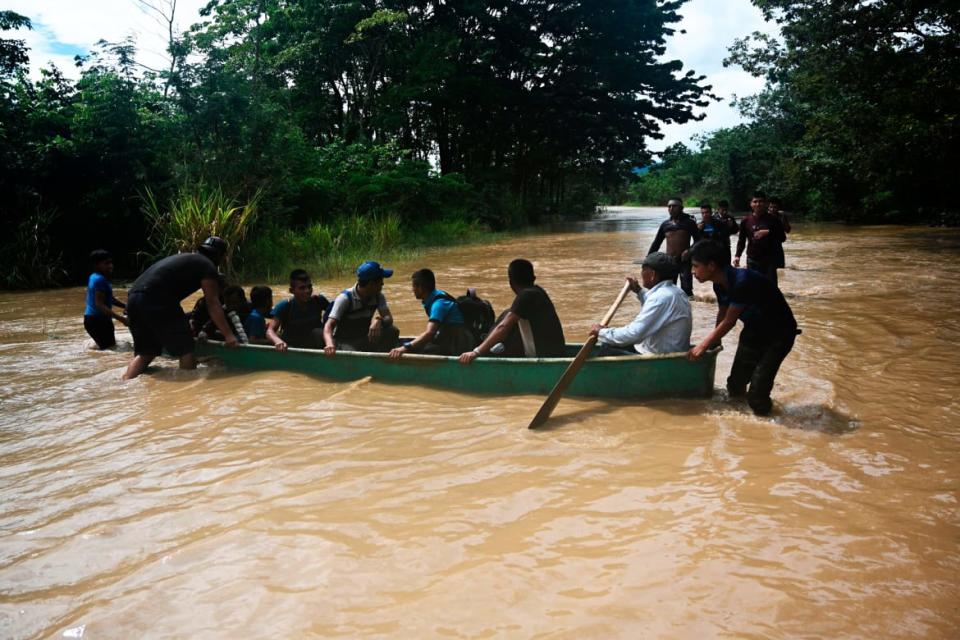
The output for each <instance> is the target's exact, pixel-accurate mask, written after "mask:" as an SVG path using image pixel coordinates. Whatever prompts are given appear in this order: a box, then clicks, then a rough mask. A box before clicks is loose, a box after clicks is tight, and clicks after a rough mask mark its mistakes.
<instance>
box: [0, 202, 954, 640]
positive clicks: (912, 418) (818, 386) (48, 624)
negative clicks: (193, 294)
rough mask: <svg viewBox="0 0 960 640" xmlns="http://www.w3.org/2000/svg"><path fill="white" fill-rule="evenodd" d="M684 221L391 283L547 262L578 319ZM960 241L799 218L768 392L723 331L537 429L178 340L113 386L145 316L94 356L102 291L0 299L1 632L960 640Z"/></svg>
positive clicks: (402, 286)
mask: <svg viewBox="0 0 960 640" xmlns="http://www.w3.org/2000/svg"><path fill="white" fill-rule="evenodd" d="M664 216H665V213H663V212H662V211H659V210H628V211H613V210H611V211H609V212H608V213H607V215H606V216H605V217H604V218H601V219H600V220H595V221H590V222H586V223H579V224H576V225H568V226H565V227H558V228H556V229H554V230H553V231H552V232H550V233H541V234H527V235H524V236H521V237H517V238H513V239H508V240H505V241H503V242H500V243H497V244H496V245H493V246H478V247H466V248H458V249H454V250H448V251H443V252H438V253H436V254H433V255H428V256H425V257H424V258H422V259H420V260H417V261H416V262H414V263H409V264H398V265H390V266H394V267H396V268H397V277H395V278H393V279H392V280H391V281H390V282H389V284H388V286H387V288H386V291H385V293H386V295H387V296H388V298H389V299H390V300H391V306H392V307H393V309H394V313H395V315H396V316H397V317H398V318H399V323H400V325H401V329H402V330H404V332H405V333H411V332H413V331H416V330H419V328H420V327H421V325H422V324H423V323H424V321H425V318H424V316H423V311H422V308H421V307H420V306H419V304H418V303H417V301H416V300H414V299H413V298H412V296H411V295H410V292H409V281H408V280H407V278H408V277H409V276H408V274H409V273H411V272H412V271H413V270H414V269H416V268H418V267H421V266H430V267H431V268H433V269H434V270H435V271H436V272H437V276H438V281H439V284H440V286H442V287H444V288H446V289H448V290H450V291H452V292H457V293H458V292H459V291H460V290H462V289H465V288H466V287H467V286H478V287H479V288H480V291H481V295H483V296H485V297H489V298H490V299H491V300H492V301H493V302H494V304H495V306H497V308H498V310H499V309H501V308H503V307H504V306H505V305H507V304H509V302H510V299H511V297H512V296H511V294H510V292H509V291H508V290H507V287H506V282H505V280H506V278H505V275H506V274H505V270H506V264H507V263H508V262H509V260H510V259H512V258H514V257H518V256H524V257H527V258H530V259H531V260H533V261H534V263H535V265H536V268H537V273H538V283H539V284H542V285H543V286H544V287H545V288H546V289H547V291H548V292H549V293H550V295H551V296H552V297H553V299H554V301H555V302H556V303H557V306H558V310H559V313H560V316H561V318H562V319H563V321H564V323H565V326H566V330H567V335H568V337H569V338H570V339H571V340H575V339H578V338H579V337H580V336H583V335H584V334H585V333H586V331H587V330H588V328H589V326H590V325H591V324H592V323H593V322H596V321H597V319H598V318H599V317H601V316H602V315H603V313H604V312H605V310H606V309H607V308H608V307H609V305H610V303H611V302H612V300H613V298H614V297H615V296H616V294H617V292H618V290H619V288H620V286H621V284H622V278H623V276H624V275H625V274H627V273H630V272H632V271H634V270H635V269H636V266H635V265H633V264H632V262H633V260H634V259H636V258H638V257H640V256H642V255H643V253H645V251H646V248H647V247H648V246H649V244H650V241H651V239H652V236H653V233H654V232H655V229H656V225H657V224H658V223H659V221H660V219H661V218H662V217H664ZM584 231H589V233H584ZM958 253H960V234H958V233H957V232H956V231H953V230H943V229H935V230H930V229H920V228H916V229H914V228H904V227H897V228H880V227H877V228H857V229H850V228H846V227H841V226H834V225H821V226H815V225H803V224H797V225H796V227H795V232H794V233H793V234H792V235H791V238H790V242H789V243H788V245H787V259H788V262H789V263H790V268H788V269H787V270H785V271H784V272H783V274H782V279H781V280H782V286H783V289H784V291H785V293H786V294H787V295H788V298H789V300H790V303H791V305H792V306H793V308H794V311H795V313H796V315H797V318H798V320H799V322H800V324H801V326H802V327H803V329H804V333H803V335H802V336H800V337H799V339H798V340H797V344H796V348H795V350H794V352H793V353H792V354H791V355H790V357H789V358H787V360H786V361H785V362H784V366H783V369H782V372H781V374H780V376H779V377H778V379H777V385H776V387H775V389H774V394H773V395H774V399H775V401H776V402H777V409H776V411H775V414H774V415H773V416H771V417H769V418H757V417H754V416H752V415H751V414H750V413H749V412H748V411H747V410H746V407H745V406H744V405H741V404H738V403H731V402H728V401H727V400H726V398H725V394H724V392H723V391H721V390H720V389H722V387H723V382H724V379H725V376H726V374H727V372H728V371H729V367H730V362H731V360H732V358H733V352H734V350H735V339H734V337H733V336H731V337H730V338H728V339H727V342H728V344H727V345H726V347H727V348H726V350H725V351H724V352H723V353H721V356H720V360H719V364H718V373H717V381H716V385H717V387H718V392H717V394H716V395H715V397H714V398H713V399H709V400H669V399H659V400H654V401H650V402H645V403H636V404H634V403H629V402H621V401H613V402H606V401H601V400H577V399H564V400H563V402H561V404H560V406H559V407H558V409H557V411H556V413H555V417H554V418H553V419H552V420H551V423H550V424H551V428H550V429H547V430H544V431H543V432H531V431H529V430H527V429H526V428H525V425H526V424H527V422H528V421H529V419H530V417H531V416H532V415H533V414H534V413H535V412H536V410H537V409H538V408H539V405H540V402H541V401H542V398H537V397H502V398H489V397H479V396H468V395H462V394H456V393H452V392H446V391H438V390H430V389H421V388H417V387H413V386H391V385H384V384H379V383H377V382H375V381H371V380H361V381H356V382H353V383H331V382H326V381H323V380H319V379H317V378H312V377H309V376H305V375H301V374H295V373H284V372H264V373H257V374H253V373H249V372H238V371H229V370H224V369H221V368H217V367H212V366H209V365H201V367H200V368H199V369H198V370H197V371H190V372H179V371H176V370H175V368H174V367H173V363H172V362H171V361H167V360H159V361H158V366H157V367H156V368H155V370H154V371H153V372H152V374H151V375H148V376H143V377H142V378H140V379H138V380H136V381H133V382H131V383H127V384H120V383H119V381H118V378H119V375H120V372H121V371H122V368H123V366H124V365H125V364H126V362H127V360H128V359H129V357H130V353H129V337H128V334H127V333H126V331H125V330H123V329H122V328H121V329H119V331H118V338H119V339H120V341H121V343H122V346H121V349H120V351H119V352H105V353H100V352H93V351H90V350H88V348H87V344H88V342H89V340H88V339H87V338H86V336H85V334H84V333H83V328H82V324H81V321H80V318H79V314H80V313H82V299H83V298H82V291H81V290H79V289H73V290H65V291H49V292H30V293H23V294H0V445H2V448H0V497H2V502H0V504H2V509H0V637H5V638H6V637H10V638H47V637H80V635H82V636H83V637H86V638H103V637H108V638H128V637H150V638H163V637H177V638H182V637H190V638H225V637H236V636H240V635H242V636H244V637H253V638H277V637H280V638H287V637H311V636H312V637H324V636H335V635H336V636H345V637H358V636H375V637H403V638H408V637H441V636H454V637H466V636H469V637H478V636H484V637H490V636H494V637H509V638H515V637H532V636H551V637H564V638H567V637H569V638H573V637H625V638H636V637H684V638H685V637H717V636H721V637H731V636H732V637H743V636H762V637H783V638H789V637H797V636H803V637H823V636H839V637H906V638H914V637H955V635H956V628H957V624H958V622H960V616H958V613H957V607H956V602H957V598H958V596H960V588H958V583H957V576H958V575H960V556H958V554H957V553H956V542H957V540H958V539H960V507H958V498H960V496H958V490H957V484H956V483H957V477H956V469H957V468H958V467H957V465H958V461H960V460H958V458H960V433H958V424H960V420H958V417H960V401H958V400H957V396H956V391H955V389H956V388H957V387H958V385H960V360H958V359H957V356H956V353H957V347H958V342H960V338H958V335H960V334H958V332H960V316H958V315H957V313H956V311H955V308H954V307H955V304H956V300H957V299H958V298H960V296H958V294H960V286H958V284H957V283H958V276H960V267H958V266H957V257H958ZM250 284H256V283H250ZM317 284H318V287H319V288H320V289H321V290H322V291H324V292H325V293H330V292H334V291H337V290H339V289H341V288H342V287H343V286H345V285H346V284H348V283H347V282H345V281H336V282H332V281H331V282H319V283H317ZM274 289H275V291H276V292H277V293H278V294H280V293H282V292H283V291H285V286H283V285H282V284H280V283H274ZM118 293H119V294H120V297H121V298H122V297H123V292H122V291H121V292H118ZM695 293H696V297H695V299H694V302H693V307H694V313H695V327H694V334H695V336H702V335H704V334H705V333H706V332H707V331H708V330H709V328H710V326H711V325H712V322H713V318H714V315H715V304H716V303H715V300H714V298H713V294H712V291H711V290H710V289H709V287H706V286H704V285H699V284H697V285H696V287H695ZM636 311H637V303H636V301H632V300H628V301H626V302H625V303H624V305H623V307H622V308H621V310H620V312H619V314H618V316H617V318H616V320H615V322H626V321H627V320H628V319H629V318H630V317H632V315H633V314H635V313H636Z"/></svg>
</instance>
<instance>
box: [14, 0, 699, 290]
mask: <svg viewBox="0 0 960 640" xmlns="http://www.w3.org/2000/svg"><path fill="white" fill-rule="evenodd" d="M682 4H683V0H669V1H664V0H603V1H596V0H564V1H562V2H545V1H542V0H492V1H488V2H479V1H473V0H471V1H466V2H443V3H438V2H434V1H432V0H388V1H386V2H383V1H381V0H356V1H353V2H344V3H331V2H326V1H324V0H300V1H298V2H281V1H280V0H212V1H211V2H210V3H209V4H208V5H207V6H206V7H205V9H204V10H203V11H202V14H203V16H204V21H203V22H202V23H200V24H197V25H195V26H194V27H192V28H191V29H190V30H189V31H188V32H187V33H186V34H184V35H183V36H182V37H179V38H175V37H173V35H172V34H171V41H170V43H169V45H170V46H169V51H168V53H169V55H170V61H169V65H166V66H165V67H164V71H162V72H157V73H152V72H151V73H147V74H143V73H141V71H140V69H139V67H138V66H137V65H136V63H135V56H136V51H135V49H134V44H133V43H132V42H129V41H125V42H121V43H106V42H101V43H100V44H99V47H98V49H97V52H96V53H95V54H94V55H92V56H90V57H88V58H86V59H84V60H80V61H79V64H81V66H82V77H81V78H80V80H79V81H78V82H75V83H73V82H67V81H66V80H65V79H64V78H63V76H62V75H61V74H60V73H59V72H58V71H57V70H56V69H49V70H47V71H46V72H45V73H44V77H43V78H42V79H41V80H40V81H39V82H33V81H30V80H29V79H28V78H26V77H25V76H24V73H23V72H24V70H25V65H26V63H27V58H26V49H25V48H24V46H23V43H22V42H19V41H16V40H0V114H2V121H0V159H2V160H3V161H4V165H3V166H4V172H3V174H2V175H0V207H2V208H3V213H4V217H5V219H9V220H11V221H13V223H14V225H15V226H17V225H20V224H21V223H24V224H27V227H29V226H30V224H29V223H30V220H32V219H34V218H35V217H36V216H37V215H40V214H38V213H37V212H38V211H44V212H57V216H56V223H55V224H52V225H51V226H50V228H49V250H48V251H47V252H46V255H49V256H50V257H53V256H58V255H62V256H63V259H64V266H65V267H66V269H67V270H68V272H69V274H70V275H69V280H72V281H73V282H80V281H81V280H82V278H83V276H85V275H86V268H87V265H86V264H85V256H86V255H87V254H88V253H89V251H90V250H91V249H93V248H97V247H103V248H107V249H110V250H112V251H113V253H114V255H115V256H116V261H117V270H118V276H119V277H123V276H124V275H128V276H129V275H133V274H134V273H135V272H136V270H137V269H138V268H139V267H140V266H142V265H141V264H140V262H141V261H142V260H143V259H144V258H145V254H146V252H148V251H149V245H148V240H147V238H148V234H149V225H148V224H147V221H146V220H145V219H144V215H143V211H142V209H141V206H140V205H141V194H143V193H146V192H147V190H148V189H149V192H150V193H151V194H153V197H154V198H155V200H156V202H161V203H165V202H169V201H171V199H172V198H174V197H175V194H177V193H179V192H181V191H183V189H184V188H186V189H189V188H190V186H191V185H197V184H210V185H214V184H216V185H220V186H221V187H222V188H223V190H224V191H225V192H226V193H229V194H235V195H236V198H237V199H238V201H240V202H245V201H249V200H250V199H251V198H252V197H253V196H254V194H258V196H257V197H258V200H259V208H260V211H261V212H262V213H261V215H260V216H259V218H258V221H257V223H256V224H257V225H259V228H258V229H254V230H253V232H252V233H251V236H250V237H252V238H253V237H255V238H257V240H256V242H255V243H254V244H255V245H256V246H255V247H254V245H253V244H251V243H250V242H248V243H247V244H248V245H250V246H246V247H240V248H239V254H238V261H239V262H240V263H242V268H243V269H245V270H246V271H247V273H251V274H252V273H253V272H254V270H256V269H271V268H273V267H274V266H276V265H278V264H286V262H287V259H286V258H285V257H284V256H285V255H286V254H285V253H284V252H287V253H292V254H295V255H298V256H299V255H300V253H301V252H302V250H304V248H305V247H309V248H316V247H325V249H324V250H325V251H328V252H334V253H335V252H340V251H347V252H348V253H349V251H348V247H355V246H359V245H360V244H362V241H361V239H358V238H353V239H352V240H349V241H347V240H344V241H342V242H339V241H335V240H336V238H345V237H347V236H349V235H350V234H348V233H346V231H344V230H345V229H354V230H356V229H362V228H364V226H365V225H367V226H369V227H370V228H372V229H377V230H379V232H383V233H386V235H385V236H384V238H399V240H397V241H398V242H401V243H403V242H410V243H414V244H416V243H418V242H420V240H418V238H420V237H421V236H420V234H422V233H423V230H425V229H432V230H433V231H435V232H437V233H439V234H440V235H441V237H444V238H447V237H449V238H456V237H457V236H456V235H455V234H453V235H450V236H445V235H443V234H445V233H446V231H448V230H450V229H460V228H461V227H462V226H463V225H466V227H468V228H469V229H471V230H475V229H477V228H493V229H500V228H509V227H517V226H522V225H525V224H529V223H530V222H535V221H537V220H539V219H541V218H543V217H545V216H555V215H587V214H590V213H592V212H593V211H594V210H595V206H596V203H597V202H598V201H599V199H600V196H601V194H602V193H605V192H611V191H613V190H616V189H617V188H619V185H621V184H622V179H623V176H624V175H626V172H627V170H628V169H629V168H630V167H631V166H633V165H635V164H636V163H639V162H646V161H647V160H648V159H649V158H648V154H647V152H646V149H645V139H646V138H647V137H651V136H652V137H656V136H657V135H658V131H659V125H660V123H661V122H667V121H670V122H683V121H686V120H689V119H691V118H692V117H693V109H694V108H695V107H696V106H697V105H703V104H704V100H705V99H706V98H708V97H709V95H710V94H709V93H708V89H709V87H705V86H704V85H703V83H702V77H699V76H697V75H696V74H695V73H693V72H692V71H685V70H683V69H682V65H681V63H680V62H678V61H665V60H662V55H663V53H664V39H665V37H666V36H668V35H670V34H671V33H672V32H673V30H672V28H671V25H672V24H674V23H676V22H677V21H678V20H679V17H678V14H677V10H678V8H679V7H680V6H681V5H682ZM20 26H29V21H27V20H26V19H25V18H23V17H22V16H18V15H17V14H13V13H10V12H0V30H8V29H12V28H18V27H20ZM43 215H46V214H43ZM27 227H25V228H27ZM321 229H323V230H326V231H319V230H321ZM390 229H395V230H396V233H394V232H393V231H389V230H390ZM462 230H463V229H461V231H462ZM327 232H329V233H332V234H333V236H332V237H333V239H334V240H332V241H331V244H329V245H328V244H324V242H325V241H324V242H321V241H320V240H321V239H322V236H324V234H325V233H327ZM471 233H473V232H472V231H471ZM345 234H346V235H345ZM351 237H352V236H351ZM304 238H307V239H308V240H304ZM311 238H312V240H310V239H311ZM265 239H271V242H272V243H273V244H270V245H268V244H267V241H266V240H265ZM8 242H9V239H8ZM378 242H379V241H378ZM384 242H386V240H384ZM304 243H306V244H304ZM387 244H388V245H390V246H389V250H395V249H396V246H395V243H394V240H390V241H389V242H387ZM274 245H276V246H279V247H281V248H282V251H280V252H279V254H278V251H277V249H276V248H275V247H274ZM384 246H386V245H384ZM385 250H387V249H385ZM0 253H2V252H0ZM6 253H7V255H12V253H11V252H6ZM253 253H259V254H260V256H268V255H269V256H273V257H272V258H271V259H269V260H264V259H262V258H261V257H258V256H254V255H252V254H253ZM351 256H352V254H351ZM350 260H351V261H352V257H351V258H350ZM334 263H337V264H339V261H334V262H331V263H330V264H334ZM55 272H56V273H59V270H55ZM48 280H49V278H48ZM24 282H25V281H24Z"/></svg>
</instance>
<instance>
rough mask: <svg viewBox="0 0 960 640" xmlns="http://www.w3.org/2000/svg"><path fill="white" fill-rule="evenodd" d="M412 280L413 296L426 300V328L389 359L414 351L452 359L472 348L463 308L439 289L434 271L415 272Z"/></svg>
mask: <svg viewBox="0 0 960 640" xmlns="http://www.w3.org/2000/svg"><path fill="white" fill-rule="evenodd" d="M411 281H412V286H413V295H414V296H415V297H416V298H417V300H422V301H423V310H424V311H425V312H426V314H427V328H426V329H425V330H424V332H423V333H421V334H420V335H419V336H417V337H416V338H414V339H413V340H411V341H410V342H408V343H406V344H404V345H403V346H400V347H397V348H396V349H393V350H392V351H390V358H393V359H396V358H400V357H401V356H403V354H405V353H411V352H412V353H426V354H430V355H436V356H453V355H460V354H461V353H463V352H464V351H469V350H470V349H473V347H474V346H475V345H474V341H473V334H472V333H471V332H470V329H468V328H467V325H466V323H465V322H464V319H463V313H462V312H461V311H460V306H459V305H458V304H457V301H456V299H455V298H454V297H453V296H451V295H450V294H449V293H447V292H446V291H443V290H442V289H437V279H436V277H435V276H434V275H433V271H431V270H430V269H420V270H418V271H414V273H413V275H412V276H411Z"/></svg>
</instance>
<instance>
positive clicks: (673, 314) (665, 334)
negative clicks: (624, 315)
mask: <svg viewBox="0 0 960 640" xmlns="http://www.w3.org/2000/svg"><path fill="white" fill-rule="evenodd" d="M640 264H641V268H640V280H641V282H642V283H643V286H644V287H645V288H646V289H648V291H647V292H646V293H644V292H643V290H642V289H641V288H640V283H639V282H637V280H636V279H635V278H627V281H628V282H629V283H630V289H631V290H632V291H633V292H634V293H636V294H637V299H638V300H640V304H641V305H642V308H641V310H640V313H638V314H637V317H636V318H634V319H633V322H631V323H630V324H628V325H627V326H625V327H619V328H616V329H614V328H610V327H604V326H602V325H599V324H595V325H593V327H592V328H591V329H590V333H591V334H592V335H595V336H597V337H598V338H599V339H600V344H599V345H598V347H597V349H596V351H595V355H596V356H597V357H603V356H619V355H636V354H638V353H640V354H648V353H676V352H678V351H687V350H688V349H689V348H690V332H691V331H692V329H693V316H692V315H691V313H690V300H689V299H688V298H687V295H686V294H685V293H684V292H683V291H682V290H681V289H680V287H678V286H677V285H676V284H674V279H675V278H676V277H677V272H678V271H679V266H680V265H678V264H677V261H676V260H674V259H673V258H672V257H671V256H669V255H667V254H666V253H663V252H662V251H655V252H654V253H651V254H648V255H647V257H646V258H644V259H643V260H642V261H640Z"/></svg>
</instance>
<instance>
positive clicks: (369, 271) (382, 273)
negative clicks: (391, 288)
mask: <svg viewBox="0 0 960 640" xmlns="http://www.w3.org/2000/svg"><path fill="white" fill-rule="evenodd" d="M392 275H393V269H384V268H383V267H381V266H380V263H379V262H374V261H373V260H367V261H366V262H364V263H363V264H362V265H360V266H359V267H357V280H363V281H367V280H376V279H377V278H389V277H390V276H392Z"/></svg>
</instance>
